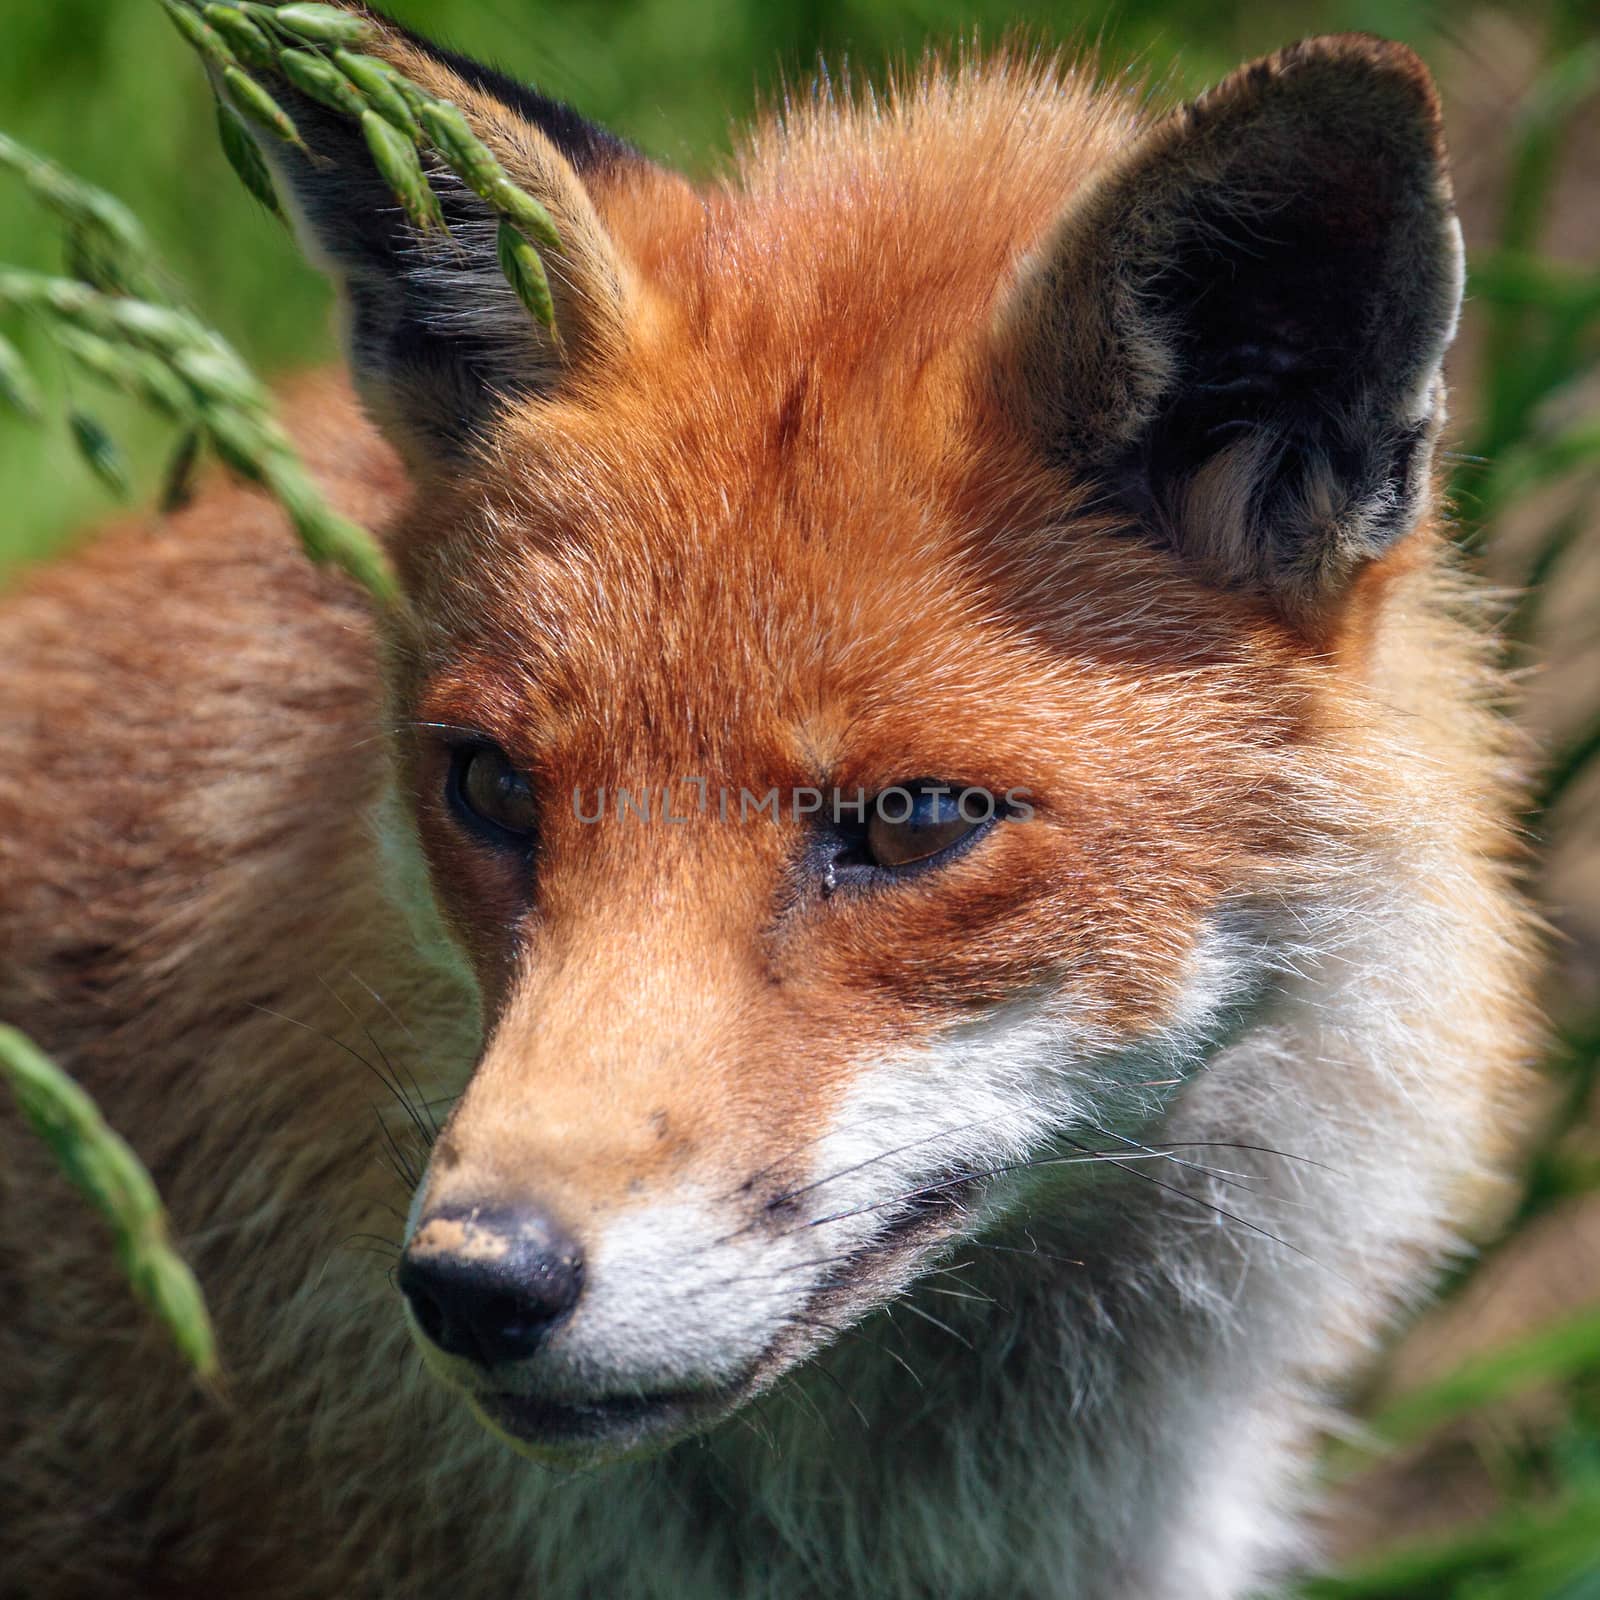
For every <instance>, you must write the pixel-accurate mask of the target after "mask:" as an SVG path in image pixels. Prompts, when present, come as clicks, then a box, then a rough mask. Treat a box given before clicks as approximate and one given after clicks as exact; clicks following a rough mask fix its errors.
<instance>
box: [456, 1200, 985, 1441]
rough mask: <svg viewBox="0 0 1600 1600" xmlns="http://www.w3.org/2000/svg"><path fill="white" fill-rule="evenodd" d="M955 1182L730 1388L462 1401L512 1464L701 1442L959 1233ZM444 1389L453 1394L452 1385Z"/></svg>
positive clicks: (492, 1394) (839, 1276)
mask: <svg viewBox="0 0 1600 1600" xmlns="http://www.w3.org/2000/svg"><path fill="white" fill-rule="evenodd" d="M963 1177H964V1175H960V1174H957V1175H954V1176H952V1177H950V1178H947V1179H945V1180H944V1181H942V1182H939V1183H936V1184H934V1185H932V1186H930V1192H928V1193H926V1194H923V1195H920V1196H918V1197H917V1199H916V1201H915V1202H914V1203H913V1204H912V1205H911V1206H910V1207H909V1208H908V1209H907V1210H906V1211H905V1212H904V1213H902V1214H901V1215H900V1216H898V1217H896V1218H894V1219H893V1220H891V1221H890V1222H888V1223H886V1224H885V1225H884V1226H883V1227H882V1228H881V1229H879V1230H878V1231H877V1233H876V1234H875V1235H874V1236H873V1237H872V1239H871V1240H870V1241H868V1242H867V1243H866V1244H865V1245H864V1246H863V1247H862V1248H860V1249H859V1250H857V1251H856V1252H854V1253H853V1254H852V1255H851V1256H850V1257H849V1258H848V1260H847V1262H846V1264H845V1265H844V1266H843V1268H842V1269H839V1270H836V1271H835V1272H834V1273H832V1274H830V1275H829V1276H828V1277H827V1278H825V1279H824V1280H823V1281H822V1282H821V1283H820V1284H818V1285H817V1286H816V1288H815V1289H814V1290H813V1292H812V1294H811V1296H810V1298H809V1299H808V1300H807V1302H806V1304H805V1306H804V1308H803V1311H804V1314H803V1315H800V1316H798V1317H797V1319H796V1320H795V1322H794V1323H793V1324H791V1325H789V1326H786V1327H785V1328H784V1329H783V1330H782V1331H781V1332H780V1333H779V1334H778V1336H777V1337H776V1338H775V1339H774V1340H773V1342H772V1343H771V1345H769V1346H768V1348H767V1349H766V1350H765V1351H764V1352H763V1353H762V1355H761V1357H760V1358H759V1359H758V1360H757V1361H756V1362H755V1363H754V1364H753V1366H752V1367H751V1368H750V1369H749V1370H748V1371H746V1372H744V1373H742V1374H741V1375H739V1376H738V1377H735V1378H733V1379H732V1380H730V1381H727V1382H725V1383H722V1384H720V1385H717V1386H715V1387H705V1388H695V1389H677V1390H662V1391H659V1392H654V1393H645V1394H618V1395H597V1396H594V1397H587V1398H568V1397H558V1396H553V1395H548V1394H539V1393H515V1392H513V1391H510V1390H498V1389H481V1390H480V1389H477V1388H475V1387H468V1388H466V1389H465V1391H464V1397H465V1399H466V1400H467V1403H468V1405H469V1407H470V1408H471V1410H472V1411H473V1413H474V1414H475V1415H476V1416H477V1418H478V1420H479V1421H480V1422H481V1423H482V1424H483V1425H484V1426H485V1427H486V1428H487V1429H488V1430H489V1431H490V1432H491V1433H493V1434H495V1435H496V1436H497V1437H499V1438H500V1439H502V1440H503V1441H504V1442H505V1443H506V1444H508V1445H510V1446H511V1448H512V1449H514V1450H516V1451H517V1452H518V1453H519V1454H521V1455H525V1456H529V1457H532V1458H533V1459H535V1460H540V1461H544V1462H546V1463H547V1464H553V1465H571V1466H587V1465H594V1464H598V1463H603V1462H606V1461H610V1460H615V1459H617V1458H619V1457H622V1456H629V1455H637V1454H640V1453H643V1452H650V1451H656V1450H661V1449H665V1448H667V1447H669V1446H671V1445H673V1444H676V1443H677V1442H679V1441H680V1440H682V1439H685V1438H688V1437H690V1436H691V1435H694V1434H699V1433H704V1432H706V1431H707V1430H708V1429H710V1428H713V1427H715V1426H716V1425H717V1424H718V1423H720V1422H722V1421H724V1420H725V1419H726V1418H727V1417H729V1416H731V1415H732V1414H733V1413H734V1412H735V1411H737V1410H738V1409H739V1408H740V1406H742V1405H743V1404H744V1403H745V1402H746V1401H748V1400H749V1399H751V1398H752V1397H753V1396H754V1395H755V1394H757V1393H759V1392H761V1391H762V1390H764V1389H767V1388H768V1387H770V1386H771V1385H772V1384H773V1383H775V1382H776V1381H777V1380H779V1379H780V1378H782V1377H783V1376H784V1375H785V1374H786V1373H788V1372H790V1371H792V1370H794V1369H796V1368H797V1367H799V1366H801V1365H803V1364H804V1362H805V1360H806V1359H807V1358H808V1357H809V1356H811V1355H814V1354H815V1353H816V1351H817V1348H818V1345H819V1343H820V1344H826V1343H829V1342H831V1341H830V1340H821V1341H819V1340H818V1339H817V1338H816V1333H815V1330H816V1329H817V1327H818V1326H819V1325H821V1326H827V1324H828V1323H829V1322H831V1321H832V1320H833V1318H834V1317H835V1316H837V1317H838V1318H839V1319H840V1323H839V1325H838V1326H837V1327H836V1328H835V1330H834V1331H843V1324H845V1323H849V1322H853V1321H855V1320H856V1319H857V1318H858V1317H859V1316H861V1315H863V1314H865V1313H866V1312H868V1311H870V1310H871V1309H872V1307H873V1305H874V1304H876V1303H878V1302H879V1299H880V1295H879V1293H878V1292H875V1288H874V1285H873V1281H872V1280H873V1279H874V1277H875V1276H876V1275H877V1274H878V1273H881V1272H883V1271H885V1270H886V1269H887V1270H891V1271H892V1269H893V1268H894V1267H895V1266H896V1265H897V1264H899V1263H903V1262H905V1261H907V1260H908V1259H915V1258H916V1257H919V1256H922V1255H924V1254H925V1253H926V1252H927V1251H928V1250H930V1249H935V1248H937V1247H938V1246H939V1245H940V1244H941V1243H944V1242H946V1241H948V1240H949V1239H950V1238H951V1237H952V1236H953V1235H954V1234H955V1233H957V1232H959V1219H960V1217H961V1215H962V1211H963V1205H962V1202H963V1201H964V1200H965V1199H966V1198H967V1197H968V1195H969V1193H970V1188H969V1185H968V1184H967V1183H965V1182H963V1181H962V1178H963ZM884 1298H887V1299H891V1300H892V1299H893V1298H894V1295H893V1294H892V1293H891V1294H890V1295H888V1296H886V1297H884ZM819 1316H820V1318H821V1319H822V1320H821V1322H820V1324H819V1320H818V1319H819ZM447 1381H449V1380H447ZM451 1387H455V1388H459V1387H460V1385H459V1384H458V1383H456V1382H452V1383H451Z"/></svg>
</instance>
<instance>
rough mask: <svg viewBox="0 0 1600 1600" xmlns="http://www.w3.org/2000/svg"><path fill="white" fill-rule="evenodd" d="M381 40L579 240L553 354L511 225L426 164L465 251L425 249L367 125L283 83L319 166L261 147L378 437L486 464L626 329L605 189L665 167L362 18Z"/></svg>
mask: <svg viewBox="0 0 1600 1600" xmlns="http://www.w3.org/2000/svg"><path fill="white" fill-rule="evenodd" d="M350 9H352V10H355V11H358V13H359V14H360V15H361V16H362V17H363V19H364V20H366V21H368V22H369V23H370V24H372V25H373V26H374V27H375V28H376V29H377V30H378V33H377V37H376V39H375V40H373V41H371V42H368V43H366V44H364V45H363V46H362V47H361V48H362V49H363V50H364V51H366V52H368V53H370V54H371V55H374V56H376V57H379V58H380V59H382V60H385V61H387V62H388V63H389V64H390V65H392V66H393V67H395V68H397V69H398V70H399V71H400V72H402V73H404V74H405V76H406V77H408V78H410V79H411V80H412V82H414V83H415V84H417V85H418V86H419V87H420V88H422V89H423V90H425V91H426V92H427V93H428V94H429V95H431V96H433V97H435V98H437V99H441V100H449V101H452V102H453V103H454V104H455V105H456V106H458V107H459V108H460V110H461V111H462V112H463V114H464V115H465V116H466V118H467V121H468V123H469V124H470V126H471V128H472V130H473V132H474V133H475V134H476V135H477V137H478V138H479V139H481V140H482V141H483V142H484V143H485V144H486V145H488V147H489V148H490V150H491V151H492V152H493V153H494V155H495V156H496V157H497V158H498V159H499V161H500V163H501V165H502V166H503V167H504V168H505V169H506V171H507V172H508V173H509V175H510V177H511V178H512V180H513V182H515V183H516V184H517V185H519V186H520V187H521V188H523V189H525V190H526V191H527V192H528V193H529V194H531V195H533V196H534V197H535V198H536V199H538V200H539V201H541V202H542V203H543V205H544V206H545V208H546V209H547V210H548V211H549V213H550V215H551V217H552V218H553V220H554V222H555V224H556V227H557V229H558V230H559V232H560V235H561V247H560V249H559V250H548V249H542V250H541V254H542V255H543V257H544V264H545V268H546V272H547V275H548V278H549V282H550V287H551V292H552V296H553V299H554V302H555V324H556V330H557V336H556V337H554V338H553V337H552V336H551V335H550V334H549V333H548V332H547V331H546V330H545V329H544V328H543V327H542V326H541V325H540V324H539V323H538V322H537V321H536V320H535V318H534V317H533V316H532V314H531V313H530V312H529V311H528V310H527V308H526V307H525V306H524V305H523V303H522V301H521V300H520V299H519V298H518V296H517V295H516V293H515V292H514V291H513V289H512V288H511V286H510V284H509V283H508V282H507V280H506V278H505V276H504V275H503V273H502V272H501V271H500V268H499V264H498V256H497V249H496V239H497V231H498V225H497V220H496V218H495V216H494V214H493V213H492V212H491V211H490V209H489V208H488V207H487V206H486V205H485V204H484V203H483V202H482V201H481V200H479V198H478V197H477V196H476V195H475V194H474V193H473V192H472V191H471V190H470V189H468V188H467V187H466V186H465V185H464V184H463V183H462V182H461V181H460V180H459V179H458V178H456V177H455V176H454V175H453V174H452V173H451V172H450V170H449V169H448V168H446V167H445V166H443V164H442V163H440V162H439V161H438V160H437V158H436V157H432V156H427V157H425V158H424V165H425V166H426V167H427V168H428V169H429V175H430V179H431V181H432V185H433V188H434V191H435V193H436V194H437V196H438V198H439V202H440V206H441V209H442V211H443V215H444V219H445V222H446V224H447V226H448V229H449V233H448V235H446V234H444V233H441V232H439V231H437V230H430V231H428V232H422V231H420V230H419V229H418V228H416V227H415V226H414V225H413V224H412V223H411V222H410V221H409V220H408V219H407V216H406V213H405V212H404V211H403V210H402V209H401V207H400V206H399V204H398V203H397V201H396V200H395V197H394V195H393V194H392V193H391V191H390V189H389V187H388V185H387V184H386V183H385V181H384V179H383V178H382V177H381V176H380V175H379V173H378V171H377V168H376V167H375V165H374V162H373V157H372V155H371V153H370V152H369V150H368V148H367V145H366V142H365V139H364V137H363V134H362V131H361V127H360V124H359V123H358V122H357V121H355V120H353V119H352V118H350V117H348V116H345V115H342V114H341V113H339V112H336V111H332V110H329V109H328V108H327V107H325V106H324V105H322V104H320V103H318V102H317V101H314V100H311V99H309V98H307V97H306V96H304V95H300V94H297V93H295V92H294V90H293V89H291V88H290V87H289V85H288V84H287V83H285V82H284V81H283V80H282V79H279V78H277V77H272V78H270V79H268V80H266V82H267V84H268V85H269V86H270V89H271V92H272V94H273V96H274V98H276V99H277V100H279V102H280V103H281V104H282V105H283V106H284V108H285V109H286V110H287V111H288V113H289V115H290V116H291V117H292V118H293V120H294V122H295V124H296V125H297V127H298V128H299V130H300V133H301V135H302V138H303V141H304V146H305V149H304V150H303V151H302V150H297V149H296V148H294V147H293V146H291V145H287V144H284V143H281V142H279V141H278V140H276V139H273V138H270V137H265V136H263V137H261V138H260V146H261V149H262V153H263V154H264V155H265V156H266V158H267V160H268V162H269V164H270V166H271V167H272V170H273V176H274V178H275V180H276V182H277V187H278V190H279V193H280V195H282V196H283V197H284V198H285V200H286V201H287V202H288V204H287V207H286V209H288V210H289V211H290V212H291V213H292V220H293V222H294V225H295V228H296V232H297V234H298V235H299V237H300V240H301V242H302V244H303V246H304V247H305V249H306V250H307V252H308V254H309V255H310V256H311V257H312V259H313V260H314V261H315V262H316V263H317V264H318V265H319V266H321V267H323V268H324V270H326V271H327V272H328V273H329V274H330V275H331V276H332V277H333V278H334V279H335V281H336V282H337V284H338V286H339V289H340V294H341V302H342V311H343V316H344V334H345V342H346V345H347V350H348V355H349V360H350V365H351V369H352V371H353V373H354V376H355V381H356V385H357V388H358V389H359V390H360V392H361V395H362V398H363V400H364V401H365V402H366V404H367V406H368V408H369V410H370V411H371V412H372V413H373V416H374V418H375V420H376V421H377V422H378V423H379V425H380V426H381V427H382V428H383V429H384V431H385V432H387V433H388V434H389V435H390V437H391V438H392V439H393V440H394V442H395V443H396V444H397V445H399V447H400V448H401V450H402V451H403V452H404V453H405V454H406V455H407V456H408V457H409V458H410V459H411V460H412V462H413V464H414V465H426V464H427V463H429V462H434V461H438V460H440V459H441V458H443V459H446V460H448V459H450V458H452V457H457V456H459V455H461V454H462V453H463V452H464V451H465V450H466V449H468V448H469V447H470V445H471V443H472V441H473V440H474V438H475V437H476V436H478V435H480V434H481V432H482V430H483V427H484V425H485V423H486V422H487V421H488V420H489V419H490V418H491V417H492V415H493V414H494V412H495V411H496V409H497V408H498V407H499V406H500V405H501V404H502V403H503V402H504V401H506V400H507V399H510V398H514V397H518V396H526V395H529V394H536V393H540V392H543V391H548V390H551V389H553V388H554V387H555V386H556V385H558V384H559V383H560V382H561V381H562V379H563V377H564V376H566V375H567V374H568V373H569V372H570V371H571V370H572V369H573V368H575V367H578V366H580V365H583V364H587V363H591V362H594V361H597V360H603V359H605V357H606V355H607V354H608V352H611V351H613V350H614V349H615V348H616V347H617V346H618V345H619V344H620V342H621V340H622V337H623V333H624V330H625V327H626V318H627V310H628V300H629V294H630V275H629V272H628V269H627V266H626V264H625V262H624V260H623V259H622V256H621V254H620V253H619V251H618V250H617V248H616V246H615V244H614V243H613V242H612V240H611V239H610V237H609V236H608V235H607V232H606V230H605V227H604V226H603V224H602V223H601V220H600V217H599V215H598V213H597V211H596V209H595V204H594V201H593V198H592V197H591V193H590V189H589V185H590V184H591V183H593V184H600V183H603V182H606V181H609V180H610V179H612V178H614V177H615V176H616V175H617V174H618V171H619V169H620V168H622V167H624V166H626V165H629V164H637V165H638V166H639V167H641V168H644V167H646V166H647V163H646V162H645V160H644V158H643V157H642V156H640V155H638V154H637V153H636V152H635V151H634V150H633V149H632V148H631V147H630V146H628V145H626V144H624V143H623V142H622V141H621V140H620V139H617V138H615V137H613V136H612V135H611V134H608V133H606V132H605V131H603V130H602V129H599V128H597V127H594V126H593V125H592V124H589V123H587V122H585V121H584V120H583V119H582V118H580V117H579V116H578V115H577V114H576V113H575V112H573V111H572V110H570V109H569V108H568V107H566V106H563V105H560V104H558V103H556V102H555V101H552V100H547V99H545V98H544V97H543V96H541V95H539V94H536V93H534V92H533V91H532V90H529V89H525V88H523V87H522V86H520V85H519V84H517V83H515V82H513V81H512V80H511V79H509V78H506V77H504V76H502V75H501V74H499V73H497V72H494V71H492V70H490V69H489V68H487V67H483V66H480V65H478V64H477V63H475V62H472V61H469V60H468V59H466V58H465V57H462V56H457V55H455V54H453V53H451V52H448V51H444V50H440V49H438V48H436V47H434V46H432V45H430V44H428V43H426V42H425V41H423V40H421V39H418V38H417V37H416V36H414V35H413V34H411V33H409V32H407V31H406V30H405V29H403V28H400V27H399V26H397V25H395V24H392V23H389V22H387V21H385V20H384V19H381V18H378V17H376V16H374V14H373V13H371V12H370V11H368V10H366V9H364V8H357V7H354V6H352V7H351V8H350Z"/></svg>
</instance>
